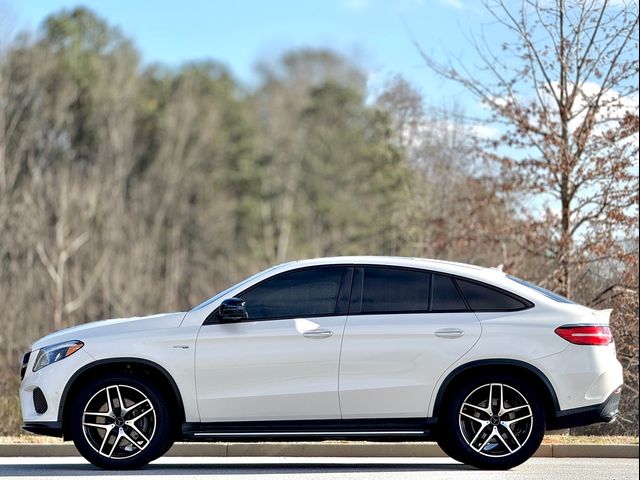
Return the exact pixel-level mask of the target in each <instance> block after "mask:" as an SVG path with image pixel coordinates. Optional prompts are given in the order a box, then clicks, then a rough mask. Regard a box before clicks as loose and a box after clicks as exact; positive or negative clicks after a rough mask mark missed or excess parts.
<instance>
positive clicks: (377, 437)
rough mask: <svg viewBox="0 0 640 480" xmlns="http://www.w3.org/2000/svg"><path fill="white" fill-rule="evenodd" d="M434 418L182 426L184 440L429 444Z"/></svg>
mask: <svg viewBox="0 0 640 480" xmlns="http://www.w3.org/2000/svg"><path fill="white" fill-rule="evenodd" d="M435 426H436V419H434V418H388V419H369V418H366V419H349V420H340V419H336V420H296V421H269V422H210V423H183V424H182V440H186V441H193V442H202V441H242V442H263V441H265V440H275V441H278V442H294V441H302V440H313V441H321V440H350V439H351V440H353V439H357V440H369V441H427V440H433V439H434V438H435V434H434V430H435Z"/></svg>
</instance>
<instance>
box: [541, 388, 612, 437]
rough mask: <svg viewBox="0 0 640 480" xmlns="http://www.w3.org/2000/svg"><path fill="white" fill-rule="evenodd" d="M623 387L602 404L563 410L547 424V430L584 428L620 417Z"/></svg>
mask: <svg viewBox="0 0 640 480" xmlns="http://www.w3.org/2000/svg"><path fill="white" fill-rule="evenodd" d="M621 392H622V385H621V386H619V387H618V388H616V389H615V390H614V391H613V393H612V394H611V395H609V397H608V398H607V399H606V400H605V401H604V402H602V403H600V404H597V405H591V406H588V407H580V408H572V409H571V410H561V411H559V412H558V413H556V417H555V418H554V419H552V420H550V421H549V422H547V423H548V424H547V429H549V430H560V429H563V428H573V427H584V426H586V425H592V424H594V423H608V422H612V421H613V420H615V418H616V417H617V416H618V404H619V403H620V393H621Z"/></svg>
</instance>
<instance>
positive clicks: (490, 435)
mask: <svg viewBox="0 0 640 480" xmlns="http://www.w3.org/2000/svg"><path fill="white" fill-rule="evenodd" d="M495 434H496V429H495V427H494V428H493V430H492V431H491V433H490V434H489V435H488V436H487V438H485V440H484V442H483V443H482V445H480V448H477V449H476V450H477V451H478V452H482V450H484V447H486V446H487V443H489V440H491V439H492V438H493V437H494V436H495ZM471 446H472V447H473V445H471Z"/></svg>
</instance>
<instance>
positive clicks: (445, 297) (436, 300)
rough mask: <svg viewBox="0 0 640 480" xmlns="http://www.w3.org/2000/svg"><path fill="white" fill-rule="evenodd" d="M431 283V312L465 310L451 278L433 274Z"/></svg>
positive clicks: (465, 307)
mask: <svg viewBox="0 0 640 480" xmlns="http://www.w3.org/2000/svg"><path fill="white" fill-rule="evenodd" d="M432 281H433V290H432V293H431V310H433V311H436V312H442V311H447V312H457V311H463V310H466V309H467V306H466V305H465V303H464V300H463V299H462V297H461V296H460V294H459V293H458V289H457V288H456V286H455V285H454V283H453V280H452V279H451V277H447V276H445V275H438V274H435V273H434V274H433V280H432Z"/></svg>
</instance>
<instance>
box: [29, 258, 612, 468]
mask: <svg viewBox="0 0 640 480" xmlns="http://www.w3.org/2000/svg"><path fill="white" fill-rule="evenodd" d="M609 315H610V311H595V310H592V309H590V308H587V307H585V306H582V305H577V304H575V303H572V302H570V301H569V300H567V299H565V298H563V297H561V296H558V295H556V294H554V293H552V292H550V291H547V290H545V289H543V288H540V287H537V286H535V285H532V284H529V283H527V282H525V281H522V280H520V279H518V278H514V277H511V276H509V275H506V274H505V273H502V272H501V271H499V270H497V269H491V268H480V267H475V266H471V265H464V264H458V263H451V262H443V261H435V260H424V259H414V258H392V257H338V258H321V259H316V260H304V261H296V262H291V263H286V264H284V265H279V266H276V267H273V268H270V269H268V270H265V271H263V272H260V273H258V274H256V275H254V276H252V277H250V278H247V279H246V280H243V281H241V282H240V283H238V284H236V285H234V286H232V287H230V288H228V289H227V290H225V291H223V292H220V293H218V294H217V295H215V296H214V297H212V298H211V299H209V300H207V301H205V302H204V303H202V304H201V305H198V306H197V307H195V308H193V309H192V310H190V311H188V312H186V313H185V312H181V313H169V314H163V315H154V316H149V317H135V318H127V319H116V320H106V321H100V322H95V323H88V324H84V325H80V326H77V327H73V328H69V329H66V330H62V331H59V332H56V333H53V334H51V335H48V336H46V337H44V338H42V339H40V340H38V341H37V342H35V343H34V344H33V346H32V348H31V351H30V352H29V353H27V354H26V355H25V356H24V360H23V365H22V377H23V378H22V384H21V387H20V398H21V405H22V414H23V419H24V424H23V428H24V429H25V430H27V431H29V432H34V433H39V434H44V435H55V436H62V437H64V438H65V439H71V440H73V442H74V443H75V445H76V447H77V449H78V451H79V452H80V453H81V454H82V455H83V456H84V457H85V458H86V459H87V460H89V461H90V462H91V463H93V464H94V465H97V466H99V467H102V468H107V469H128V468H136V467H141V466H143V465H145V464H147V463H148V462H151V461H153V460H154V459H156V458H158V457H160V456H161V455H163V454H164V453H165V452H166V451H167V450H168V449H169V448H170V447H171V445H172V444H173V442H174V441H177V440H180V441H243V442H244V441H258V442H259V441H265V440H277V441H293V440H297V441H299V440H307V441H308V440H327V439H358V440H368V441H375V440H400V441H402V440H407V441H421V440H437V442H438V444H439V445H440V446H441V447H442V449H443V450H444V451H445V452H446V453H447V454H448V455H450V456H451V457H453V458H454V459H456V460H459V461H461V462H464V463H467V464H471V465H474V466H476V467H479V468H492V469H505V468H511V467H513V466H516V465H518V464H520V463H522V462H523V461H525V460H527V459H528V458H529V457H530V456H531V455H533V453H534V452H535V451H536V449H537V448H538V446H539V445H540V442H541V440H542V437H543V434H544V432H545V429H559V428H567V427H573V426H578V425H587V424H591V423H595V422H602V421H610V420H612V419H613V418H615V416H616V414H617V407H618V400H619V396H620V391H621V385H622V367H621V365H620V363H618V361H617V359H616V353H615V347H614V343H613V339H612V335H611V331H610V330H609V326H608V325H609Z"/></svg>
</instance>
